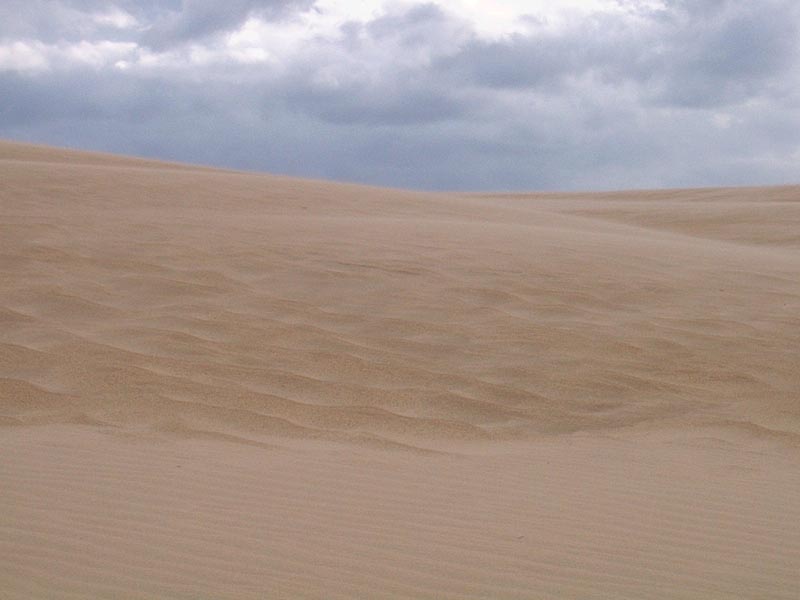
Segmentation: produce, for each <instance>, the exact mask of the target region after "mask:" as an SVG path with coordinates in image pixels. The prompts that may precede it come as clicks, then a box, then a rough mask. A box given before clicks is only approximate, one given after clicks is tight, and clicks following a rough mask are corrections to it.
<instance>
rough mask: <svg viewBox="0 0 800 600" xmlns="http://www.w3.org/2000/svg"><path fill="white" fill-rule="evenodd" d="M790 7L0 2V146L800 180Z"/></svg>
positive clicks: (323, 165) (604, 176)
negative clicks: (0, 140) (7, 141)
mask: <svg viewBox="0 0 800 600" xmlns="http://www.w3.org/2000/svg"><path fill="white" fill-rule="evenodd" d="M799 39H800V3H798V2H796V0H786V1H784V0H774V1H773V0H758V1H753V2H746V1H743V0H739V1H730V2H726V1H724V0H697V1H692V0H640V1H626V0H593V1H578V0H564V1H539V2H537V1H531V0H528V1H526V2H522V1H508V2H502V1H495V2H489V1H482V0H452V1H447V2H445V1H442V2H414V1H411V2H395V1H392V0H389V1H387V2H383V1H379V0H367V1H363V0H359V1H352V2H350V1H337V0H318V1H315V0H225V1H219V2H218V1H215V0H183V1H180V0H117V1H114V0H0V137H4V138H11V139H18V140H28V141H36V142H44V143H51V144H57V145H67V146H72V147H78V148H89V149H96V150H105V151H113V152H119V153H125V154H136V155H145V156H153V157H160V158H166V159H177V160H182V161H188V162H199V163H205V164H213V165H220V166H229V167H237V168H243V169H252V170H259V171H268V172H274V173H286V174H292V175H300V176H309V177H323V178H329V179H338V180H349V181H359V182H366V183H374V184H383V185H391V186H399V187H410V188H422V189H471V190H525V189H530V190H554V189H560V190H571V189H618V188H631V187H636V188H639V187H680V186H696V185H720V184H721V185H738V184H769V183H800V56H799V54H798V49H799V48H800V43H799V42H798V40H799Z"/></svg>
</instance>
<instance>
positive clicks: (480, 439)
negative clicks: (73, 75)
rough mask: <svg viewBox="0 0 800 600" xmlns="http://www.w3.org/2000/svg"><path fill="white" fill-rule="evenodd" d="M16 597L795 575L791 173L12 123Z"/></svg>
mask: <svg viewBox="0 0 800 600" xmlns="http://www.w3.org/2000/svg"><path fill="white" fill-rule="evenodd" d="M0 227H2V231H1V232H0V273H2V279H0V425H2V426H0V490H2V491H0V598H31V597H35V598H87V597H89V598H91V597H95V598H265V597H274V598H298V597H310V598H337V597H341V598H352V597H358V598H382V597H419V598H546V597H553V598H731V597H745V598H797V597H798V594H800V500H798V499H799V498H800V188H799V187H782V188H750V189H743V188H742V189H713V190H681V191H658V192H624V193H603V194H535V195H504V194H497V195H477V194H476V195H456V194H449V195H448V194H423V193H412V192H404V191H395V190H386V189H379V188H370V187H365V186H354V185H342V184H333V183H327V182H314V181H306V180H297V179H290V178H282V177H274V176H265V175H256V174H245V173H234V172H223V171H216V170H213V169H207V168H195V167H191V166H185V165H173V164H167V163H159V162H155V161H142V160H136V159H128V158H124V157H112V156H106V155H100V154H90V153H83V152H75V151H66V150H59V149H53V148H45V147H36V146H29V145H22V144H15V143H9V142H0Z"/></svg>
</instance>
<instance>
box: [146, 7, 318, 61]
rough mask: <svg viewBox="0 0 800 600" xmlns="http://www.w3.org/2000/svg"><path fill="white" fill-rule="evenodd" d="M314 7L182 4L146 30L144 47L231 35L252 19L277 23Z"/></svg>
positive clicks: (157, 46) (163, 45)
mask: <svg viewBox="0 0 800 600" xmlns="http://www.w3.org/2000/svg"><path fill="white" fill-rule="evenodd" d="M312 4H313V0H226V1H225V2H219V1H218V0H183V2H182V3H181V6H180V8H179V9H177V10H168V11H166V13H165V14H163V15H162V16H161V17H160V18H159V19H158V20H157V21H155V22H153V23H152V24H151V25H150V26H149V27H148V28H147V30H146V31H145V33H144V35H143V36H142V43H143V44H144V45H146V46H148V47H150V48H153V49H156V50H162V49H165V48H170V47H172V46H175V45H179V44H183V43H187V42H192V41H199V40H203V39H205V38H208V37H210V36H213V35H215V34H218V33H224V32H228V31H232V30H234V29H237V28H238V27H240V26H241V25H242V24H243V23H244V22H245V21H246V20H247V19H248V18H250V17H257V18H259V19H263V20H278V19H281V18H284V17H286V16H288V15H290V14H292V13H294V12H297V11H302V10H307V9H308V8H310V7H311V5H312Z"/></svg>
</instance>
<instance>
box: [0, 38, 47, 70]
mask: <svg viewBox="0 0 800 600" xmlns="http://www.w3.org/2000/svg"><path fill="white" fill-rule="evenodd" d="M48 67H49V62H48V60H47V47H46V46H45V45H44V44H42V43H40V42H12V43H10V44H3V45H0V71H20V72H22V71H42V70H45V69H47V68H48Z"/></svg>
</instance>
